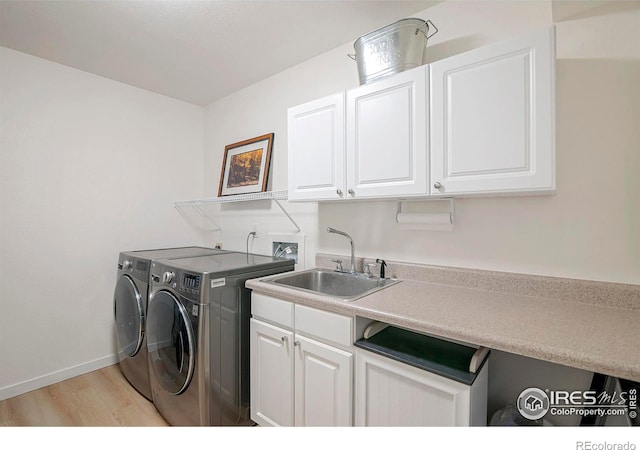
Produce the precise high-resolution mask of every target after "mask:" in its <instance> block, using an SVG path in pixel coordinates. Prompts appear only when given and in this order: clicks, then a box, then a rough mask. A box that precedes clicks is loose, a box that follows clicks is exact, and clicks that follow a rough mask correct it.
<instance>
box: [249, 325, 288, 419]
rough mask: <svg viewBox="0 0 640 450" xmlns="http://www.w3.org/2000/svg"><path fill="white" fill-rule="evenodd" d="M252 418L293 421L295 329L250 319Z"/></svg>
mask: <svg viewBox="0 0 640 450" xmlns="http://www.w3.org/2000/svg"><path fill="white" fill-rule="evenodd" d="M250 333H251V344H250V345H251V363H250V366H251V382H250V384H251V420H253V421H254V422H256V423H257V424H259V425H263V426H267V425H272V426H273V425H281V426H290V425H293V353H292V352H291V350H290V343H291V342H293V333H292V332H291V331H287V330H285V329H284V328H280V327H275V326H273V325H270V324H268V323H265V322H261V321H259V320H255V319H251V331H250Z"/></svg>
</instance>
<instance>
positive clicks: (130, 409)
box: [0, 365, 168, 427]
mask: <svg viewBox="0 0 640 450" xmlns="http://www.w3.org/2000/svg"><path fill="white" fill-rule="evenodd" d="M167 425H168V424H167V422H165V420H164V419H163V418H162V416H161V415H160V414H159V413H158V412H157V411H156V409H155V407H154V406H153V404H152V403H151V402H150V401H149V400H147V399H146V398H145V397H144V396H142V395H140V394H139V393H138V392H137V391H136V390H135V389H134V388H133V387H131V385H130V384H129V383H128V382H127V380H126V379H125V378H124V376H123V375H122V373H121V372H120V369H119V367H118V366H117V365H114V366H110V367H106V368H104V369H101V370H97V371H95V372H91V373H88V374H85V375H81V376H79V377H76V378H72V379H70V380H65V381H63V382H61V383H57V384H54V385H51V386H47V387H44V388H41V389H37V390H35V391H31V392H27V393H26V394H22V395H18V396H16V397H12V398H10V399H7V400H4V401H2V402H0V426H97V427H98V426H99V427H102V426H135V427H141V426H167Z"/></svg>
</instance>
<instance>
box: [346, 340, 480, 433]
mask: <svg viewBox="0 0 640 450" xmlns="http://www.w3.org/2000/svg"><path fill="white" fill-rule="evenodd" d="M355 384H356V392H355V397H356V401H355V423H356V426H369V427H371V426H373V427H375V426H403V427H406V426H482V425H486V417H487V410H486V407H487V388H486V386H487V370H486V368H485V370H483V371H482V373H481V374H480V375H479V377H478V379H476V380H475V382H474V384H473V385H470V386H469V385H466V384H464V383H460V382H458V381H454V380H450V379H448V378H445V377H442V376H440V375H436V374H434V373H431V372H428V371H426V370H422V369H419V368H416V367H413V366H410V365H408V364H405V363H402V362H398V361H395V360H393V359H391V358H388V357H385V356H380V355H378V354H375V353H372V352H370V351H367V350H361V349H359V348H358V349H356V383H355Z"/></svg>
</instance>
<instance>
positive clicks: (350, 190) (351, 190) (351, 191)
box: [347, 189, 356, 197]
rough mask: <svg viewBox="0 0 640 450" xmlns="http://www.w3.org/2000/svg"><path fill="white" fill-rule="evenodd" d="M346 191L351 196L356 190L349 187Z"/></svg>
mask: <svg viewBox="0 0 640 450" xmlns="http://www.w3.org/2000/svg"><path fill="white" fill-rule="evenodd" d="M347 192H349V195H350V196H352V197H353V196H354V195H356V191H354V190H353V189H349V190H348V191H347Z"/></svg>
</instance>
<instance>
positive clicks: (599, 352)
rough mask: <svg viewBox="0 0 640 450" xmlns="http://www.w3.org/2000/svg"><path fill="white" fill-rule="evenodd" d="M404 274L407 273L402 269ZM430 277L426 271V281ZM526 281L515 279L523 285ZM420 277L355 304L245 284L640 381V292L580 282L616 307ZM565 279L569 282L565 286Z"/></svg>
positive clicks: (579, 285)
mask: <svg viewBox="0 0 640 450" xmlns="http://www.w3.org/2000/svg"><path fill="white" fill-rule="evenodd" d="M392 270H393V269H392ZM428 270H431V271H432V270H433V268H429V269H428ZM437 270H441V268H438V269H437ZM453 271H457V270H456V269H453ZM398 272H401V273H402V272H403V269H402V268H400V269H398ZM457 272H458V273H457V274H455V275H456V276H457V277H458V278H460V272H465V274H466V275H468V273H469V272H472V275H473V276H475V277H487V276H488V277H490V276H492V275H493V274H498V273H495V272H481V271H457ZM425 273H426V272H424V271H423V272H422V275H424V274H425ZM500 275H505V274H500ZM439 276H440V275H439ZM525 277H527V276H525V275H522V276H519V275H516V278H517V279H518V281H517V282H520V281H521V279H524V278H525ZM398 278H401V277H398ZM419 278H422V279H421V280H410V279H402V278H401V279H402V281H401V282H400V283H398V284H395V285H393V286H389V287H387V288H385V289H382V290H380V291H378V292H374V293H373V294H370V295H367V296H365V297H362V298H360V299H358V300H355V301H352V302H345V301H342V300H337V299H335V298H333V297H330V296H324V295H319V294H314V293H309V292H303V291H300V290H297V289H291V288H287V287H284V286H281V285H280V286H279V285H274V284H271V283H264V282H262V281H260V280H249V281H247V287H248V288H250V289H253V290H255V291H256V292H260V293H263V294H266V295H272V296H275V297H278V298H282V299H285V300H290V301H292V302H295V303H299V304H303V305H307V306H312V307H317V308H320V309H324V310H329V311H333V312H337V313H342V314H347V315H352V316H359V317H365V318H369V319H374V320H378V321H381V322H385V323H389V324H391V325H397V326H400V327H404V328H408V329H412V330H415V331H419V332H424V333H427V334H431V335H434V336H440V337H443V338H448V339H453V340H457V341H462V342H467V343H469V344H473V345H477V346H485V347H489V348H492V349H496V350H502V351H506V352H510V353H515V354H518V355H523V356H528V357H532V358H537V359H541V360H545V361H551V362H554V363H558V364H564V365H567V366H571V367H577V368H580V369H585V370H589V371H593V372H599V373H603V374H607V375H612V376H616V377H620V378H624V379H629V380H634V381H640V350H639V349H638V345H639V344H640V286H637V285H620V284H614V283H598V282H585V281H583V280H575V282H576V283H575V286H574V289H578V291H580V292H581V291H585V292H586V291H589V292H594V291H597V289H601V290H602V292H605V293H607V292H610V293H611V297H615V298H616V301H615V302H613V304H612V303H611V302H607V301H605V300H602V299H600V298H597V299H595V300H594V299H591V300H589V301H576V299H575V298H573V297H571V295H570V293H571V292H572V291H571V289H572V286H571V283H569V284H568V286H565V288H566V290H565V291H564V295H566V298H549V297H547V295H548V292H553V293H554V294H556V295H559V294H560V293H561V291H559V290H558V289H557V287H556V288H555V289H547V291H544V289H541V290H538V291H533V292H532V290H530V289H531V277H528V278H527V286H528V287H529V290H525V291H523V292H527V293H533V294H535V295H522V294H520V293H516V292H508V291H509V290H511V291H514V290H517V286H516V285H513V288H511V289H506V288H503V287H501V288H500V289H501V290H502V291H496V290H490V289H480V288H477V287H467V286H461V285H452V284H453V283H452V284H444V283H442V282H439V283H436V282H431V281H425V279H428V278H434V277H433V276H431V275H428V276H421V277H419ZM534 278H536V280H535V281H536V282H540V283H542V282H544V281H545V280H544V279H541V277H534ZM466 279H468V276H467V277H466ZM558 280H559V279H553V278H550V279H549V282H548V283H547V284H544V283H542V284H541V285H543V286H545V289H546V286H551V285H552V284H553V283H555V282H557V281H558ZM445 281H446V280H445ZM561 281H562V282H563V283H565V284H567V280H565V279H563V280H561ZM456 283H457V282H456ZM465 283H467V284H469V283H468V282H467V281H465ZM585 283H593V286H586V287H587V288H590V289H585ZM457 284H464V283H457ZM476 284H477V283H476ZM496 284H498V283H496ZM512 284H513V283H512ZM516 284H517V283H516ZM620 293H622V294H620ZM621 298H622V300H621ZM636 300H638V302H636ZM620 303H621V304H623V305H624V306H620V305H619V304H620Z"/></svg>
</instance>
